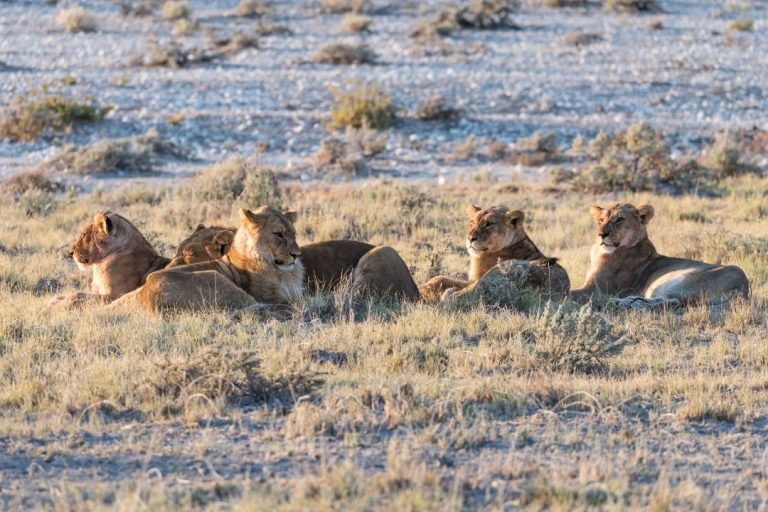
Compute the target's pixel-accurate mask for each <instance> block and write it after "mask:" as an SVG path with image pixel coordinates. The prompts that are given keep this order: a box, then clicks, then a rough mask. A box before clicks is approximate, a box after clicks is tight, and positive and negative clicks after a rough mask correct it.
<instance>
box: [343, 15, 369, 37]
mask: <svg viewBox="0 0 768 512" xmlns="http://www.w3.org/2000/svg"><path fill="white" fill-rule="evenodd" d="M372 22H373V20H372V19H371V17H370V16H365V15H363V14H355V13H349V14H347V15H346V16H344V18H343V19H342V20H341V29H342V30H343V31H344V32H348V33H350V34H356V33H358V32H366V31H367V30H368V29H369V28H370V26H371V23H372Z"/></svg>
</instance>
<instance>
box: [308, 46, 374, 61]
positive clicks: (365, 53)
mask: <svg viewBox="0 0 768 512" xmlns="http://www.w3.org/2000/svg"><path fill="white" fill-rule="evenodd" d="M312 62H314V63H315V64H334V65H339V64H346V65H350V64H374V63H375V62H376V54H375V53H374V52H373V50H371V49H370V47H369V46H368V45H367V44H365V43H359V44H344V43H334V44H329V45H328V46H324V47H322V48H320V49H319V50H318V51H317V52H316V53H315V54H314V55H313V56H312Z"/></svg>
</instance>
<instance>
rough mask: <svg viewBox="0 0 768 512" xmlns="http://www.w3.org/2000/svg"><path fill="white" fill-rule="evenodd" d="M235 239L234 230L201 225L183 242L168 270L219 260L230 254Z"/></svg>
mask: <svg viewBox="0 0 768 512" xmlns="http://www.w3.org/2000/svg"><path fill="white" fill-rule="evenodd" d="M234 239H235V230H234V229H231V228H223V227H219V226H205V225H204V224H199V225H198V226H197V228H196V229H195V231H194V233H192V234H191V235H189V236H188V237H187V238H185V239H184V240H182V241H181V243H180V244H179V248H178V249H177V251H176V256H174V257H173V259H172V260H171V262H170V263H169V264H168V266H167V267H166V268H172V267H178V266H179V265H191V264H192V263H201V262H203V261H212V260H217V259H219V258H221V257H222V256H224V255H225V254H227V252H229V248H230V247H231V246H232V241H233V240H234Z"/></svg>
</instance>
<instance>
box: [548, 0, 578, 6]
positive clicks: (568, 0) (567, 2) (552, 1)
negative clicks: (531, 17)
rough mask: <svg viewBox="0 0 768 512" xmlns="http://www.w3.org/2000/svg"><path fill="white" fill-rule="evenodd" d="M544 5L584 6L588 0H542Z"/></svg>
mask: <svg viewBox="0 0 768 512" xmlns="http://www.w3.org/2000/svg"><path fill="white" fill-rule="evenodd" d="M541 4H542V5H543V6H544V7H582V6H585V5H587V0H541Z"/></svg>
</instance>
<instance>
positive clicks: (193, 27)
mask: <svg viewBox="0 0 768 512" xmlns="http://www.w3.org/2000/svg"><path fill="white" fill-rule="evenodd" d="M199 28H200V24H198V23H197V22H196V21H195V20H193V19H190V18H180V19H178V20H176V23H174V24H173V35H175V36H189V35H192V34H194V33H195V32H197V30H198V29H199Z"/></svg>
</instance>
